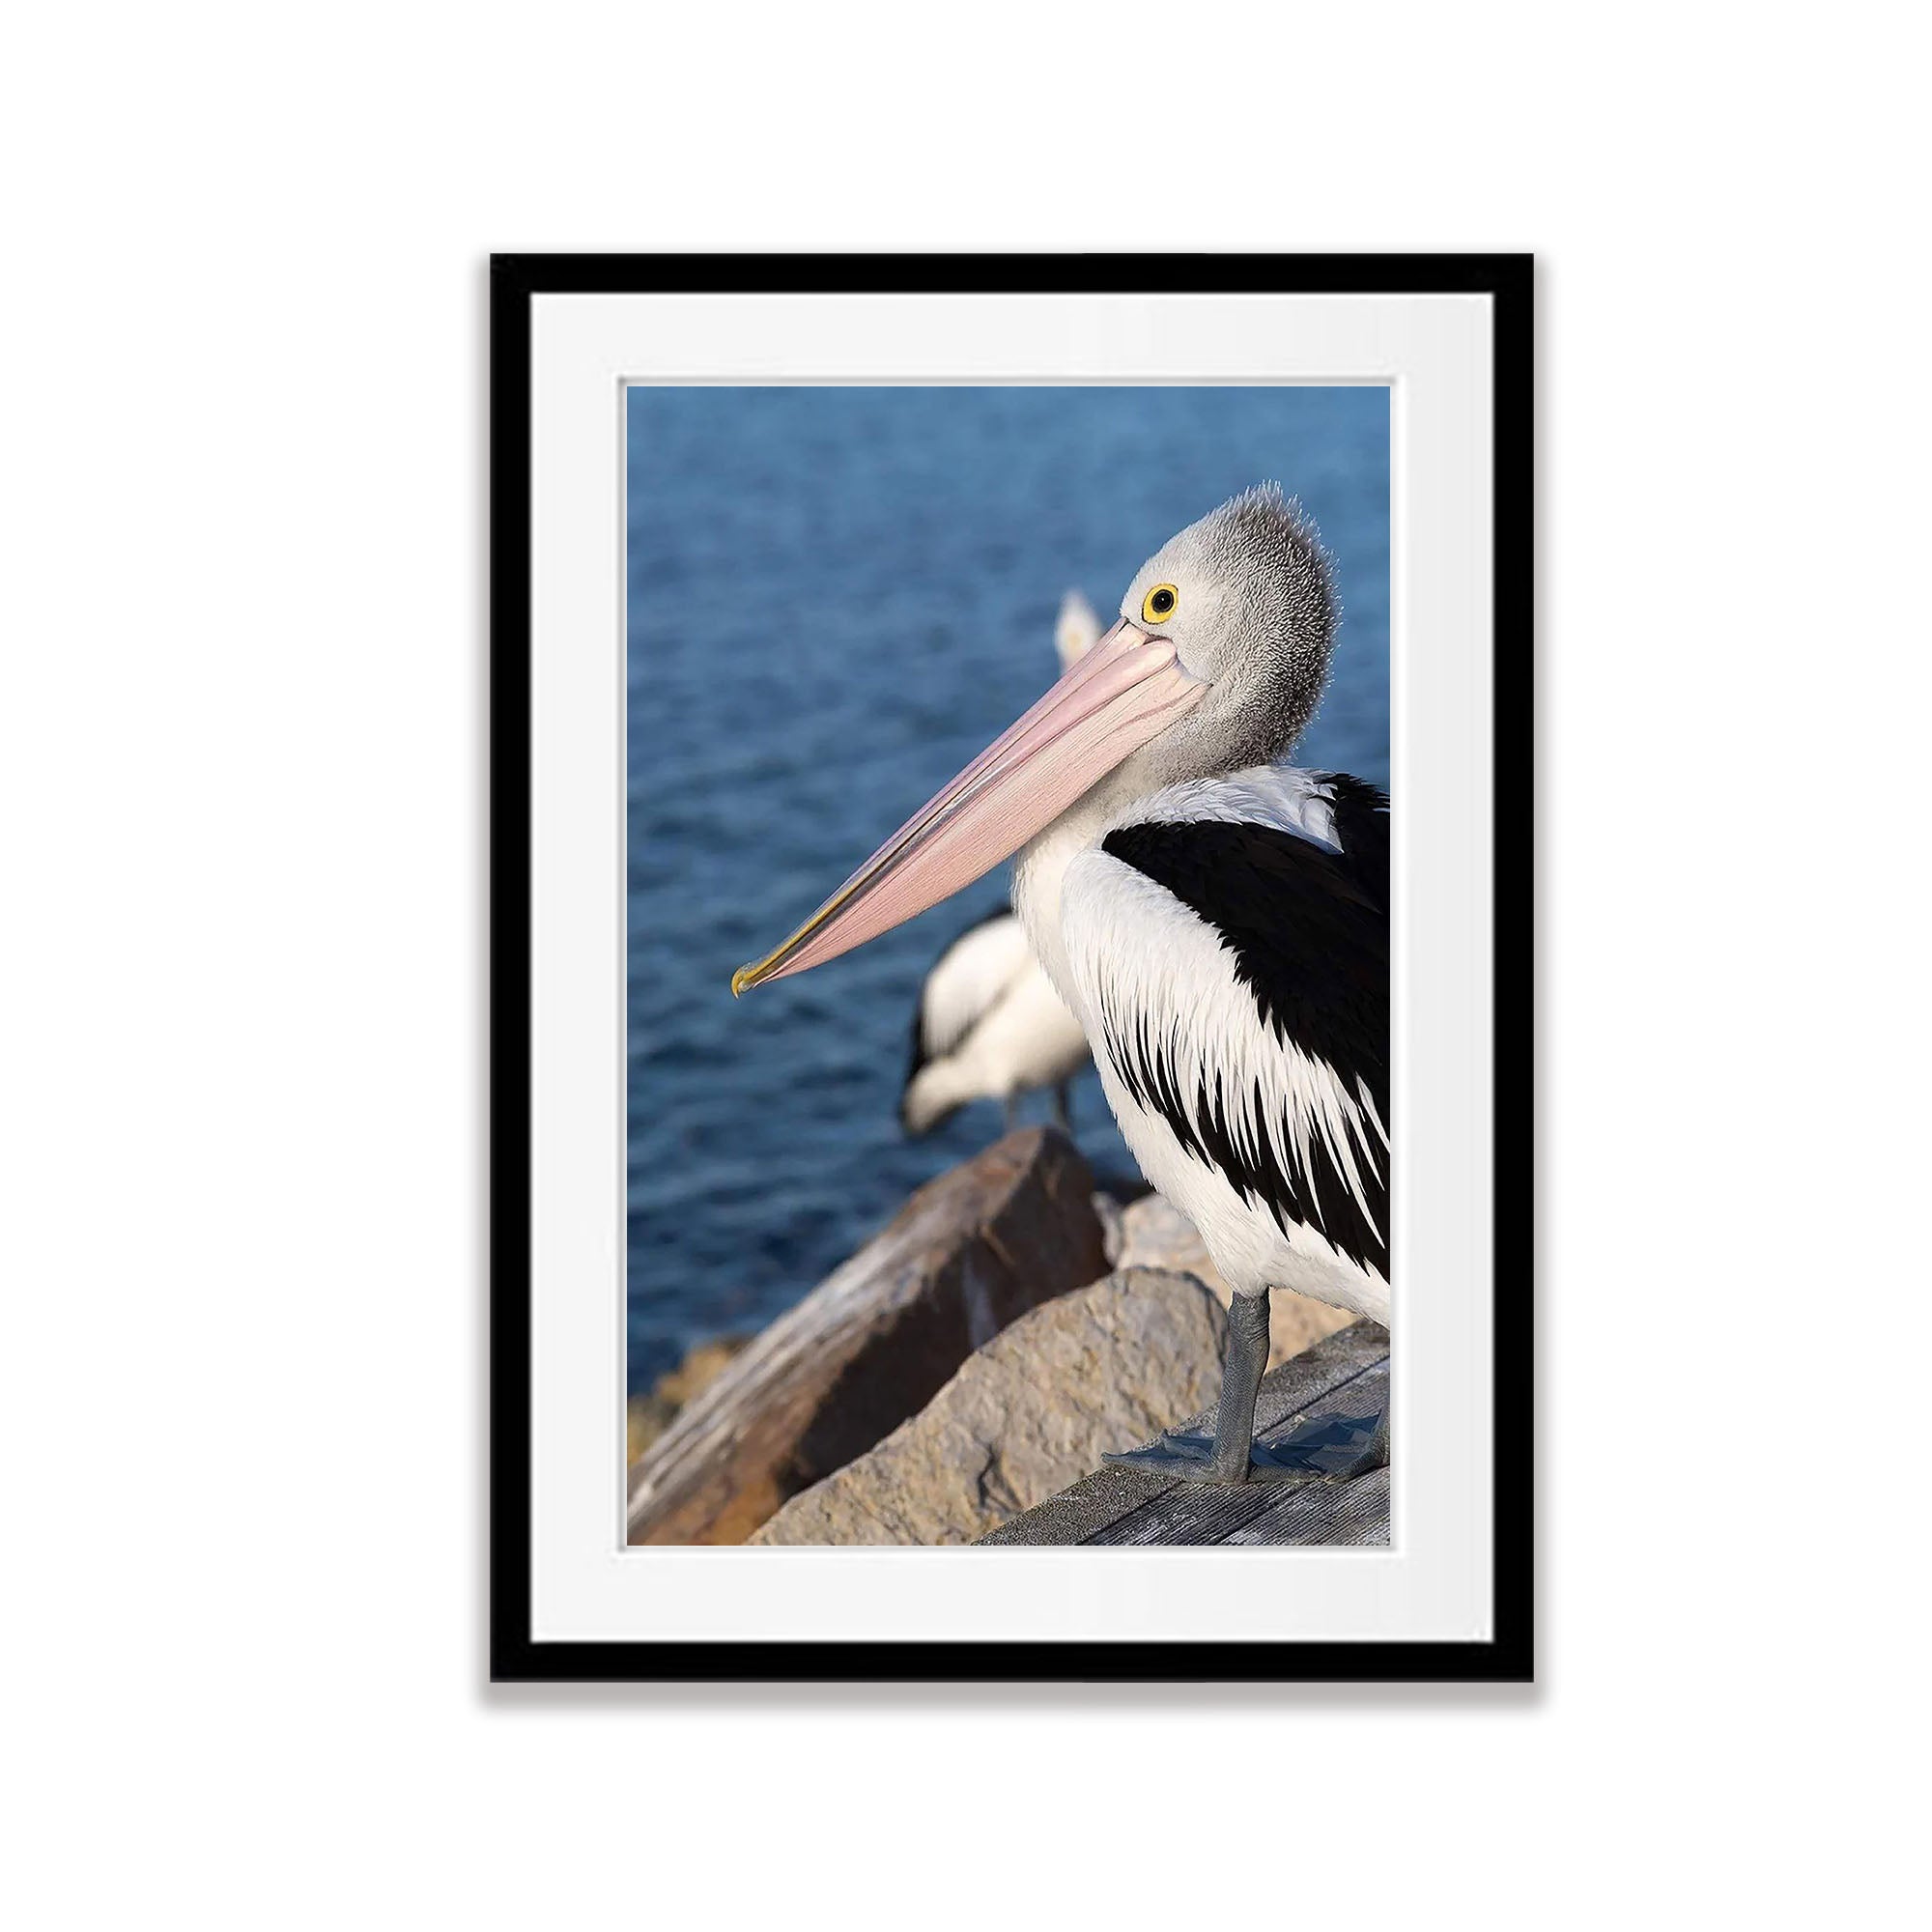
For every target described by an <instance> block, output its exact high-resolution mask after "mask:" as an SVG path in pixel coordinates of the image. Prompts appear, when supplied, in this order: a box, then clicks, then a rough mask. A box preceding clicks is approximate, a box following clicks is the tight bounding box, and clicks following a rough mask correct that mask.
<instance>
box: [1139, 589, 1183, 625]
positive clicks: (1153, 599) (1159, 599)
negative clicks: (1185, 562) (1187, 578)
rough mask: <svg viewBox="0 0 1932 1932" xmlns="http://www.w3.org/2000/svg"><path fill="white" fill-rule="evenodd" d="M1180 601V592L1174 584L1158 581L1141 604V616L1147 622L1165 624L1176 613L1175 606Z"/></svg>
mask: <svg viewBox="0 0 1932 1932" xmlns="http://www.w3.org/2000/svg"><path fill="white" fill-rule="evenodd" d="M1179 602H1180V592H1179V591H1178V590H1177V589H1176V588H1175V587H1174V585H1173V584H1171V583H1156V584H1155V585H1154V587H1153V588H1152V589H1151V590H1150V591H1149V592H1148V594H1147V601H1146V602H1145V603H1144V604H1142V606H1141V616H1142V618H1143V619H1144V620H1145V621H1146V622H1147V623H1150V624H1164V623H1166V622H1167V620H1168V619H1169V618H1170V617H1172V616H1173V615H1174V607H1175V606H1176V605H1177V604H1179Z"/></svg>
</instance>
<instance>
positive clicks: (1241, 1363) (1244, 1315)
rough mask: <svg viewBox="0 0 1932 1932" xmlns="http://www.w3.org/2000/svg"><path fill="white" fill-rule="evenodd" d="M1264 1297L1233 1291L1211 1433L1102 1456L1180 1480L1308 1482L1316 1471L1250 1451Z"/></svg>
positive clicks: (1262, 1355)
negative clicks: (1218, 1396) (1226, 1340)
mask: <svg viewBox="0 0 1932 1932" xmlns="http://www.w3.org/2000/svg"><path fill="white" fill-rule="evenodd" d="M1267 1355H1268V1295H1267V1290H1266V1289H1263V1291H1262V1292H1261V1293H1259V1294H1237V1295H1236V1296H1235V1298H1234V1305H1233V1306H1232V1307H1231V1308H1230V1309H1229V1310H1228V1344H1227V1352H1226V1354H1225V1355H1224V1356H1223V1358H1222V1362H1221V1400H1220V1403H1219V1405H1218V1406H1217V1407H1216V1408H1215V1411H1214V1435H1213V1437H1212V1439H1211V1440H1210V1439H1209V1438H1208V1436H1205V1435H1167V1434H1163V1435H1162V1436H1161V1438H1160V1440H1159V1441H1158V1442H1153V1443H1150V1444H1149V1445H1148V1447H1147V1448H1145V1449H1128V1450H1125V1451H1123V1452H1122V1453H1121V1454H1119V1455H1111V1456H1103V1457H1102V1458H1101V1461H1102V1462H1105V1463H1113V1464H1115V1466H1116V1467H1118V1468H1122V1469H1138V1470H1140V1471H1141V1472H1142V1473H1143V1474H1144V1475H1150V1476H1166V1477H1169V1478H1171V1479H1173V1480H1175V1481H1177V1482H1182V1483H1245V1482H1248V1481H1251V1480H1253V1481H1265V1482H1302V1483H1312V1482H1314V1481H1316V1480H1317V1479H1318V1478H1319V1477H1320V1476H1321V1473H1322V1472H1321V1470H1320V1469H1315V1468H1310V1467H1308V1466H1307V1465H1306V1464H1305V1463H1291V1462H1284V1461H1278V1460H1276V1459H1275V1458H1274V1457H1273V1456H1271V1455H1270V1454H1269V1453H1268V1452H1267V1451H1265V1450H1264V1451H1263V1452H1262V1453H1261V1455H1260V1456H1259V1457H1257V1456H1256V1455H1255V1453H1254V1440H1255V1397H1256V1395H1257V1394H1258V1393H1259V1391H1260V1389H1261V1385H1262V1371H1263V1370H1264V1369H1265V1368H1266V1367H1267Z"/></svg>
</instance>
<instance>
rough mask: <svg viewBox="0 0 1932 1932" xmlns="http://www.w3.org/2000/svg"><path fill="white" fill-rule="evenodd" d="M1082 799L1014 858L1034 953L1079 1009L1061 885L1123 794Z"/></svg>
mask: <svg viewBox="0 0 1932 1932" xmlns="http://www.w3.org/2000/svg"><path fill="white" fill-rule="evenodd" d="M1104 790H1105V787H1104V786H1101V787H1096V788H1095V790H1094V792H1090V793H1088V795H1087V796H1086V797H1085V798H1083V799H1079V800H1077V801H1076V802H1075V803H1074V804H1073V805H1071V806H1069V807H1068V808H1067V809H1066V810H1065V811H1063V812H1062V813H1061V814H1060V816H1059V817H1058V818H1056V819H1055V820H1054V821H1053V823H1052V824H1051V825H1049V826H1048V827H1047V828H1046V830H1045V831H1044V832H1042V833H1040V834H1039V835H1038V836H1037V838H1033V839H1032V840H1031V841H1029V843H1027V844H1026V845H1025V846H1023V847H1022V848H1021V850H1020V856H1019V857H1018V859H1017V860H1015V861H1014V863H1013V910H1014V912H1016V913H1017V914H1018V915H1019V920H1020V923H1021V924H1022V925H1023V926H1025V927H1026V934H1027V941H1028V943H1029V944H1030V945H1031V946H1032V948H1033V953H1034V957H1035V958H1036V959H1037V960H1038V961H1039V963H1040V965H1041V966H1042V967H1044V968H1045V969H1046V977H1047V978H1048V979H1049V980H1052V981H1053V989H1054V991H1055V992H1057V993H1058V994H1059V995H1060V997H1061V998H1062V999H1063V1000H1065V1003H1066V1004H1067V1006H1068V1007H1069V1008H1071V1009H1072V1010H1073V1011H1074V1012H1076V1013H1077V1012H1079V1010H1080V1001H1079V995H1078V993H1077V992H1076V991H1075V989H1074V985H1073V978H1072V975H1071V974H1070V973H1068V971H1067V970H1066V948H1065V942H1064V941H1063V940H1062V938H1061V932H1060V889H1061V887H1062V886H1063V885H1065V882H1066V868H1067V867H1068V866H1070V865H1071V864H1072V863H1073V861H1074V860H1075V859H1076V858H1078V857H1079V856H1080V854H1081V853H1082V852H1084V851H1086V850H1087V848H1088V847H1089V846H1090V845H1095V844H1097V843H1098V842H1099V840H1100V838H1101V837H1102V836H1103V835H1104V834H1105V832H1106V829H1107V822H1108V820H1109V819H1110V818H1111V817H1112V816H1113V814H1114V812H1115V811H1116V810H1118V809H1119V801H1118V800H1108V799H1106V798H1104V797H1102V796H1099V795H1098V794H1099V793H1101V792H1104Z"/></svg>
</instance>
